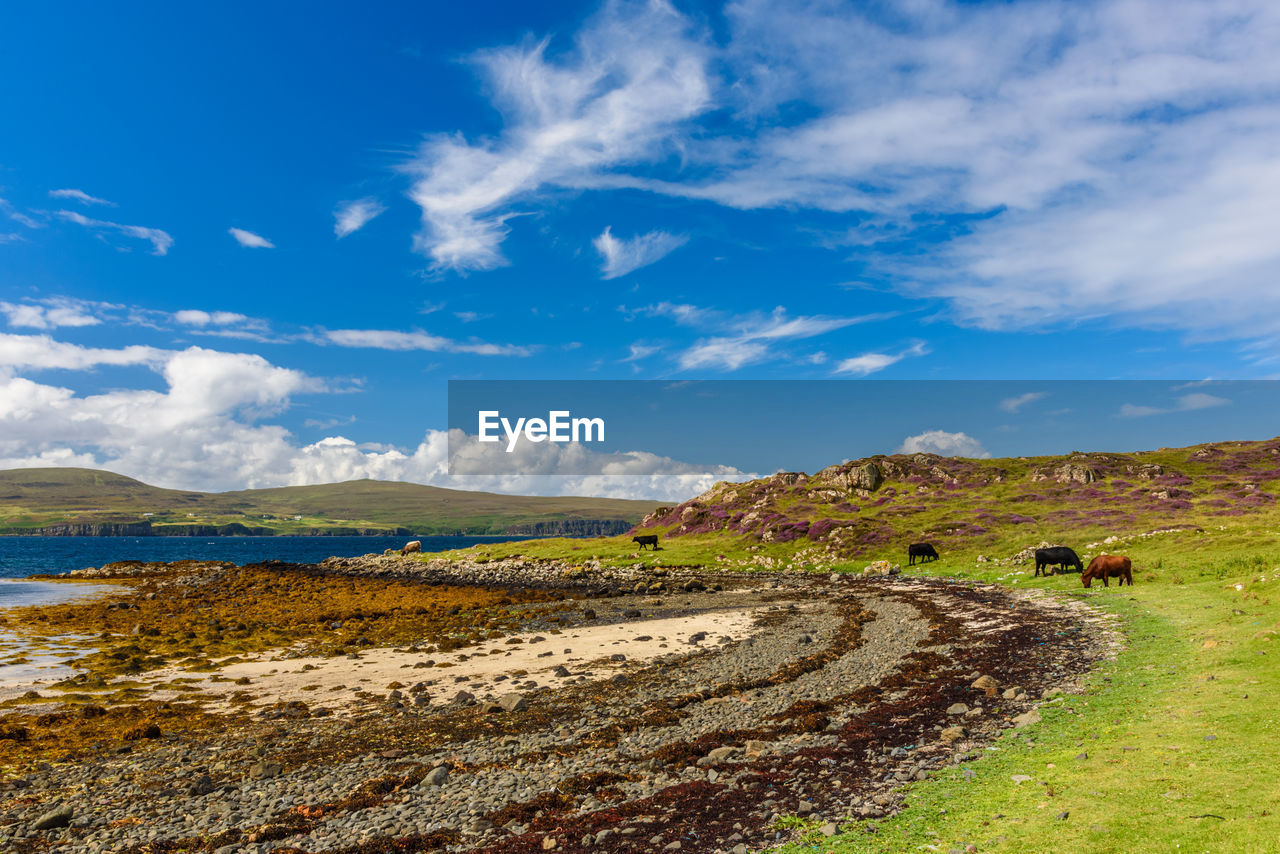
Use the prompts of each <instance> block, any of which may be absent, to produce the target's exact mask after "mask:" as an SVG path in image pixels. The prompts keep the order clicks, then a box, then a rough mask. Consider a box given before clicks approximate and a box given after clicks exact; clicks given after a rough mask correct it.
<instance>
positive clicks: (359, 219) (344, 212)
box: [333, 198, 386, 238]
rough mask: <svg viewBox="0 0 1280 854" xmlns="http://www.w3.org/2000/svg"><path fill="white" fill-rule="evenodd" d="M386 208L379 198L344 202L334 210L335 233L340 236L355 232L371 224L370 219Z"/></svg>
mask: <svg viewBox="0 0 1280 854" xmlns="http://www.w3.org/2000/svg"><path fill="white" fill-rule="evenodd" d="M385 210H386V208H385V207H383V206H382V203H381V202H379V201H378V200H377V199H373V198H364V199H358V200H357V201H354V202H344V203H343V204H341V205H339V206H338V209H337V210H336V211H334V212H333V233H334V234H336V235H337V236H338V237H339V238H342V237H346V236H347V235H348V234H353V233H355V232H357V231H359V230H360V229H362V228H364V227H365V226H366V225H368V224H369V221H370V220H372V219H373V218H374V217H376V216H377V215H378V214H380V213H382V212H383V211H385Z"/></svg>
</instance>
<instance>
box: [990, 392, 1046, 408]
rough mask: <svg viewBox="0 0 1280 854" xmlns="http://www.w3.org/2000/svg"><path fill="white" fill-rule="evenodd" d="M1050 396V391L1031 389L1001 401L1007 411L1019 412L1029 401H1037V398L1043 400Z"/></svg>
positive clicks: (1001, 406) (1002, 406) (1001, 405)
mask: <svg viewBox="0 0 1280 854" xmlns="http://www.w3.org/2000/svg"><path fill="white" fill-rule="evenodd" d="M1048 396H1049V394H1048V392H1044V391H1029V392H1027V393H1026V394H1019V395H1017V396H1015V397H1006V398H1005V399H1004V400H1002V401H1000V408H1001V409H1003V410H1004V411H1005V412H1017V411H1018V410H1019V409H1021V408H1022V407H1024V406H1026V405H1027V404H1028V403H1035V402H1036V401H1037V400H1043V399H1044V398H1046V397H1048Z"/></svg>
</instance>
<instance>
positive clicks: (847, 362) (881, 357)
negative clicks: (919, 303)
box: [831, 341, 929, 377]
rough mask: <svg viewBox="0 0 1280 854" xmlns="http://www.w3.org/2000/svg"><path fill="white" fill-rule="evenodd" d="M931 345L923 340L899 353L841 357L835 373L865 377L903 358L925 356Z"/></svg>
mask: <svg viewBox="0 0 1280 854" xmlns="http://www.w3.org/2000/svg"><path fill="white" fill-rule="evenodd" d="M928 352H929V347H928V345H927V344H925V343H924V342H923V341H917V342H915V343H914V344H912V345H911V346H910V347H907V348H906V349H905V350H899V351H898V352H897V353H874V352H873V353H863V354H862V355H860V356H851V357H849V358H848V359H841V360H840V361H839V362H837V363H836V366H835V368H834V369H832V371H831V372H832V373H833V374H850V375H852V376H855V377H865V376H868V375H869V374H874V373H877V372H879V371H883V370H884V369H885V368H888V367H891V366H893V365H896V364H898V362H901V361H902V360H903V359H906V358H910V357H912V356H924V355H926V354H928Z"/></svg>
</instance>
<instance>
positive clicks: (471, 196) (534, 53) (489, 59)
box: [410, 0, 711, 270]
mask: <svg viewBox="0 0 1280 854" xmlns="http://www.w3.org/2000/svg"><path fill="white" fill-rule="evenodd" d="M550 47H551V45H550V42H549V41H542V42H538V43H534V44H524V45H520V46H516V47H509V48H500V49H495V50H489V51H484V52H482V53H480V54H478V55H476V56H475V58H474V60H475V63H476V65H477V67H478V68H479V70H480V71H481V73H482V74H483V75H484V77H485V78H486V80H487V83H488V86H489V88H490V89H491V91H492V92H493V96H494V99H495V102H496V104H497V106H498V107H499V108H500V109H501V110H502V112H503V114H504V116H505V117H506V120H507V121H506V126H505V127H504V129H503V131H502V132H501V133H500V134H499V135H498V136H496V137H494V138H491V139H484V140H477V141H468V140H466V139H464V138H463V137H462V136H461V135H458V134H441V135H436V136H433V137H431V138H429V139H428V140H427V141H426V142H425V143H424V144H423V145H422V147H421V150H420V151H419V153H418V156H417V158H416V159H415V160H414V162H413V163H412V164H411V166H410V170H411V172H412V173H413V175H414V176H415V177H414V182H413V186H412V188H411V190H410V198H412V199H413V201H414V202H416V203H417V204H418V206H419V207H420V208H421V210H422V230H421V232H420V233H419V235H418V239H417V246H418V248H419V250H420V251H422V252H424V253H425V254H427V255H428V256H429V257H430V258H431V260H432V262H433V265H434V266H435V267H437V268H448V269H455V270H486V269H492V268H494V267H498V266H501V265H503V264H505V263H506V259H505V258H504V257H503V255H502V252H501V248H500V247H501V244H502V241H503V240H504V239H505V237H506V234H507V225H506V223H507V220H508V219H510V218H511V217H512V216H513V215H515V213H516V211H515V209H514V208H513V207H512V205H513V204H514V203H516V202H523V201H525V200H528V199H531V198H532V197H534V196H536V195H537V194H538V193H539V192H540V191H544V190H546V189H549V188H571V189H583V188H588V187H592V186H596V185H600V184H602V183H605V182H607V181H609V180H612V172H613V170H614V169H616V168H617V167H619V166H620V165H623V164H628V163H636V162H641V161H646V160H651V159H653V158H654V157H657V156H663V155H664V153H669V151H670V149H669V147H668V145H667V143H668V142H669V140H670V137H671V135H672V133H673V132H674V130H675V129H676V128H677V127H678V126H679V125H680V124H681V123H682V122H685V121H687V120H688V119H690V118H692V117H693V116H696V115H698V114H699V113H701V112H703V111H704V110H706V109H707V108H708V106H709V105H710V91H711V82H710V80H709V74H708V70H707V62H708V55H707V54H708V51H707V49H706V48H705V47H704V46H703V43H702V39H701V36H699V35H697V34H694V33H693V32H692V26H691V24H690V23H689V21H688V20H687V19H685V18H684V17H683V16H682V15H680V14H679V13H678V12H677V11H676V10H675V9H674V8H673V7H672V6H671V5H670V3H668V2H666V0H649V2H610V3H607V4H606V5H605V6H604V8H603V9H602V10H601V11H600V12H599V13H598V14H597V15H595V16H594V17H593V18H592V19H591V20H590V21H588V23H587V24H586V25H585V26H584V27H583V29H582V30H580V31H579V32H578V34H577V35H576V36H575V38H574V44H573V47H572V49H570V50H565V51H556V52H554V54H553V53H552V51H551V50H550Z"/></svg>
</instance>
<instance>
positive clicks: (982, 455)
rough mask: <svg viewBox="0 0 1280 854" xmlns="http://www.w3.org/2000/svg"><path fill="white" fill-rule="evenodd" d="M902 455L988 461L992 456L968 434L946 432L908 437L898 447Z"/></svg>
mask: <svg viewBox="0 0 1280 854" xmlns="http://www.w3.org/2000/svg"><path fill="white" fill-rule="evenodd" d="M898 453H900V454H938V455H939V456H943V457H975V458H979V459H986V458H987V457H990V456H991V454H989V453H987V450H986V449H985V448H983V447H982V443H981V442H980V441H978V440H977V439H975V438H973V437H972V436H970V435H969V434H967V433H948V432H946V431H945V430H926V431H924V432H923V433H919V434H917V435H915V436H908V437H907V438H905V439H903V440H902V444H901V445H900V446H899V447H898Z"/></svg>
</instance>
